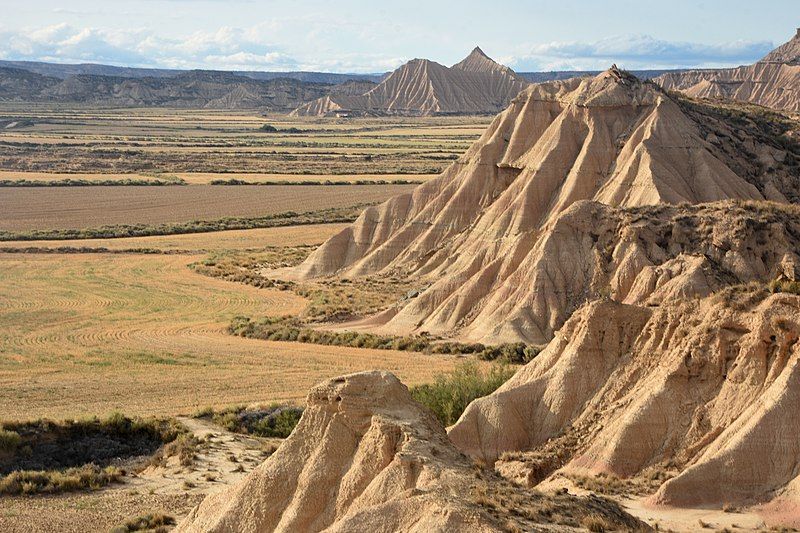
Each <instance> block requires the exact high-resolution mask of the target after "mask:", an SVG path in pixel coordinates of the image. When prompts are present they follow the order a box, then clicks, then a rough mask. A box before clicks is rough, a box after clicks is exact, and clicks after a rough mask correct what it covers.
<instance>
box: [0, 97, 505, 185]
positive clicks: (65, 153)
mask: <svg viewBox="0 0 800 533" xmlns="http://www.w3.org/2000/svg"><path fill="white" fill-rule="evenodd" d="M0 115H1V116H6V117H9V118H13V119H17V120H24V121H26V123H31V125H27V126H24V127H21V128H15V129H12V130H3V131H0V148H2V149H1V150H0V171H5V172H33V173H35V174H42V173H45V174H57V175H61V174H74V175H76V176H78V175H80V174H109V175H112V176H120V175H122V176H124V175H139V176H140V177H141V176H145V177H147V176H157V175H163V174H172V175H174V174H179V175H181V176H185V175H186V174H191V175H194V174H199V175H200V176H208V175H216V174H220V176H219V177H218V178H217V177H216V176H215V178H214V179H228V178H233V177H235V176H236V175H237V174H238V175H240V174H252V173H255V174H265V175H269V174H279V175H285V174H291V175H303V176H304V177H303V179H310V180H314V179H315V178H314V176H326V178H325V179H328V177H329V176H330V175H334V176H341V177H342V179H354V178H357V177H358V176H360V175H370V174H373V175H374V174H381V175H386V176H387V178H389V179H401V177H406V178H407V179H414V176H415V175H428V176H430V175H432V174H434V175H435V174H437V173H439V172H441V170H442V169H444V167H445V166H447V164H449V163H450V162H451V161H452V160H454V159H456V158H457V157H458V156H459V155H460V154H461V153H463V152H464V150H466V148H467V147H468V146H469V145H470V144H471V143H472V142H473V141H474V140H475V139H477V138H478V136H479V135H480V134H481V133H482V132H483V129H484V128H485V126H486V125H487V124H488V122H489V120H490V118H489V117H433V118H364V119H316V118H305V119H304V118H289V117H286V116H276V115H271V116H265V115H261V114H259V113H258V112H254V111H210V110H169V109H122V110H121V109H93V108H84V109H81V108H69V109H68V108H64V107H60V106H57V105H24V106H23V105H19V104H9V103H5V104H0ZM265 126H271V127H273V128H275V129H276V130H277V131H265V130H264V129H262V128H263V127H265ZM397 175H401V177H398V176H397ZM390 176H391V178H390ZM0 179H13V178H9V177H5V176H3V175H2V174H0ZM281 179H284V178H281ZM366 179H369V178H366ZM423 179H424V178H423Z"/></svg>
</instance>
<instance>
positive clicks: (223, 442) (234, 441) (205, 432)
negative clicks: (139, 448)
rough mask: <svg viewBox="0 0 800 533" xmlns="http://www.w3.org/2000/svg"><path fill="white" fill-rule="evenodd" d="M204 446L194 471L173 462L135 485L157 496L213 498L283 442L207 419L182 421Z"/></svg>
mask: <svg viewBox="0 0 800 533" xmlns="http://www.w3.org/2000/svg"><path fill="white" fill-rule="evenodd" d="M178 421H179V422H180V423H181V424H183V425H184V426H185V427H186V428H187V429H188V430H189V431H191V432H192V434H193V435H194V436H195V437H196V438H197V439H198V440H199V441H200V442H201V443H202V444H201V445H200V447H199V450H198V453H197V458H196V459H195V461H194V464H193V465H192V466H190V467H182V466H180V464H178V462H177V460H175V459H172V460H170V461H169V462H168V466H167V467H166V468H149V469H147V470H145V471H144V472H142V473H141V474H139V476H138V477H137V478H136V479H135V480H133V481H132V483H131V484H132V485H133V486H135V487H137V488H139V489H140V490H146V491H148V492H149V491H151V490H152V491H154V492H155V493H157V494H182V493H189V494H204V495H205V494H212V493H214V492H216V491H218V490H221V489H222V488H224V487H226V486H228V485H232V484H234V483H236V482H238V481H239V480H240V479H242V478H243V477H244V476H245V475H247V474H248V473H249V472H250V471H251V470H253V469H254V468H255V467H256V466H258V465H260V464H261V463H262V462H263V461H264V460H265V459H266V458H267V457H269V455H271V453H272V452H273V451H274V450H275V449H276V448H277V447H278V446H279V445H280V443H281V439H261V438H255V437H251V436H248V435H241V434H238V433H232V432H230V431H226V430H224V429H222V428H220V427H219V426H217V425H216V424H214V423H213V422H211V421H209V420H205V419H197V418H188V417H179V418H178Z"/></svg>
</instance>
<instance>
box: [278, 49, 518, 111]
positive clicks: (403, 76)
mask: <svg viewBox="0 0 800 533" xmlns="http://www.w3.org/2000/svg"><path fill="white" fill-rule="evenodd" d="M527 86H528V82H527V81H525V80H524V79H523V78H521V77H519V76H517V75H516V74H515V73H514V71H512V70H511V69H510V68H508V67H505V66H503V65H500V64H498V63H496V62H494V61H492V60H491V59H490V58H489V57H487V56H486V54H484V53H483V51H482V50H481V49H480V48H475V49H474V50H473V51H472V53H470V55H469V56H467V57H466V58H465V59H464V60H462V61H460V62H459V63H456V64H455V65H453V66H452V67H449V68H448V67H446V66H444V65H440V64H439V63H436V62H435V61H429V60H427V59H414V60H411V61H409V62H408V63H406V64H404V65H402V66H401V67H399V68H398V69H397V70H395V71H394V72H392V73H391V74H390V75H389V76H388V77H387V78H386V79H385V80H383V81H382V82H381V83H380V84H378V85H377V86H376V87H375V88H373V89H371V90H369V91H367V92H365V93H364V94H362V95H360V96H353V95H337V94H331V95H327V96H325V97H323V98H320V99H318V100H314V101H312V102H309V103H307V104H304V105H302V106H300V107H298V108H297V109H295V110H294V111H293V112H292V113H291V114H292V115H294V116H326V115H336V114H340V115H410V116H424V115H434V114H495V113H498V112H500V111H501V110H502V109H504V108H505V107H506V106H507V105H508V103H509V102H510V101H511V99H512V98H514V97H515V96H516V95H517V94H518V93H519V92H520V91H521V90H523V89H524V88H525V87H527Z"/></svg>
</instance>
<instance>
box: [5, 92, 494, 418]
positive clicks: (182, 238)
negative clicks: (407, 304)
mask: <svg viewBox="0 0 800 533" xmlns="http://www.w3.org/2000/svg"><path fill="white" fill-rule="evenodd" d="M0 116H4V117H18V118H25V119H26V120H27V119H29V120H30V121H32V123H33V125H29V126H25V127H22V128H15V129H11V130H3V131H0V181H3V182H5V183H4V184H3V185H4V186H3V187H0V232H3V233H5V235H6V238H8V239H11V240H7V241H0V252H3V253H0V387H2V388H3V390H4V391H5V394H4V395H2V397H1V398H0V412H2V413H3V417H2V418H3V419H6V420H7V419H15V418H25V419H28V418H35V417H39V416H46V417H52V418H64V417H73V416H85V415H102V414H104V413H108V412H110V411H114V410H119V411H122V412H124V413H126V414H169V415H174V414H179V413H191V412H193V411H195V410H197V409H198V408H200V407H203V406H206V405H213V406H218V407H223V406H230V405H234V404H239V403H249V402H256V401H258V402H270V401H284V400H289V401H299V400H301V399H302V398H303V397H304V396H305V394H306V392H307V390H308V388H309V387H310V386H311V385H313V384H314V383H316V382H319V381H320V380H321V379H324V378H326V377H330V376H334V375H337V374H342V373H347V372H353V371H357V370H363V369H368V368H386V369H389V370H392V371H395V372H397V373H398V375H399V376H401V377H402V378H403V379H404V380H406V381H407V382H408V383H411V384H413V383H421V382H426V381H431V380H432V379H433V376H434V375H435V374H436V373H437V372H438V371H444V370H447V369H450V368H452V366H453V365H454V362H455V359H453V358H450V357H445V356H425V355H422V354H418V353H411V352H395V351H385V350H366V349H358V348H340V347H334V346H317V345H311V344H300V343H287V342H267V341H261V340H254V339H247V338H241V337H236V336H233V335H230V334H228V333H227V332H226V328H227V326H228V325H229V323H230V322H231V320H232V319H233V318H234V317H235V316H237V315H244V316H248V317H252V318H254V319H257V318H258V317H263V316H283V315H299V314H301V313H302V312H303V310H304V309H306V307H307V305H308V303H309V302H308V301H307V300H305V299H304V298H302V297H300V296H298V295H297V294H295V293H294V292H292V291H279V290H275V289H259V288H256V287H253V286H249V285H246V284H244V283H239V282H236V283H235V282H231V281H224V280H222V279H217V278H213V277H209V276H205V275H201V274H199V273H197V272H195V271H194V270H192V269H191V268H189V266H188V265H189V264H191V263H195V262H199V261H203V260H204V259H206V258H207V257H208V254H212V255H215V256H217V257H233V255H231V252H234V251H242V250H247V251H248V254H249V253H250V252H251V251H252V252H253V253H254V254H256V255H255V256H258V253H259V251H263V250H265V248H267V247H281V246H289V247H296V246H301V245H315V244H319V243H321V242H323V241H324V240H325V239H327V238H328V237H330V236H331V235H333V234H335V233H336V232H338V231H340V230H341V229H342V228H343V224H341V222H342V221H344V220H352V219H353V218H354V217H355V216H356V215H357V214H358V213H359V212H360V209H361V207H360V206H363V205H365V204H372V203H377V202H381V201H383V200H385V199H387V198H389V197H390V196H393V195H395V194H398V193H402V192H406V191H410V190H412V189H413V187H414V186H415V185H413V184H405V185H404V184H397V183H393V182H397V181H404V182H413V183H417V182H421V181H425V180H428V179H430V178H431V177H432V176H434V175H435V174H436V173H438V172H439V171H440V170H441V169H442V168H444V167H445V166H446V165H448V164H449V163H450V162H451V161H452V160H454V159H456V158H457V157H458V156H459V155H460V154H461V153H463V151H464V150H465V149H466V148H467V146H468V145H469V144H470V143H471V142H472V141H473V140H474V139H475V138H477V137H478V136H479V135H480V133H481V131H482V129H483V127H484V126H485V123H486V122H487V121H488V119H486V118H453V117H450V118H431V119H358V120H348V121H339V120H331V119H325V120H322V119H319V120H317V119H308V120H306V119H292V120H289V119H287V118H286V117H275V116H272V117H265V116H262V115H260V114H259V113H257V112H227V111H226V112H220V111H198V110H194V111H192V110H164V109H158V110H152V109H134V110H131V109H126V110H117V109H103V110H98V109H65V108H62V107H58V106H44V105H33V106H27V105H26V106H22V105H10V104H1V105H0ZM265 124H269V125H271V126H274V127H275V128H277V129H278V131H277V132H272V133H267V132H263V131H262V130H261V128H262V126H264V125H265ZM65 180H70V182H71V184H69V186H57V187H56V186H50V185H56V184H60V185H64V184H63V182H64V181H65ZM218 180H225V181H230V180H238V182H239V183H241V182H246V183H261V184H263V183H268V184H270V185H267V186H265V185H242V184H236V185H211V183H212V182H214V181H218ZM14 181H24V182H25V184H26V185H35V183H39V184H40V185H47V186H25V187H18V186H10V184H9V182H14ZM142 181H157V182H161V183H171V182H172V183H174V182H182V183H184V184H185V185H160V186H154V185H153V186H146V185H141V184H139V183H140V182H142ZM326 181H332V182H337V183H340V182H350V183H349V184H345V185H302V184H299V183H300V182H315V183H324V182H326ZM356 181H359V182H366V184H362V185H357V184H354V182H356ZM60 182H61V183H60ZM76 182H81V183H82V182H88V183H89V184H91V183H94V184H95V185H91V186H80V185H76V184H75V183H76ZM284 182H288V183H290V184H286V185H280V184H278V183H284ZM97 183H103V185H97ZM115 184H119V185H120V186H117V185H115ZM123 184H125V185H126V186H121V185H123ZM290 212H294V213H301V214H303V215H300V216H292V217H288V216H284V215H285V214H286V213H290ZM271 217H276V218H274V219H273V218H271ZM255 219H259V220H261V219H266V222H265V221H264V220H261V222H259V223H256V224H251V223H250V222H251V221H253V220H255ZM226 220H227V221H230V220H235V221H239V220H241V221H244V222H243V223H241V224H238V223H237V224H238V225H237V224H233V225H231V224H227V223H223V221H226ZM196 221H203V223H201V224H196V223H195V222H196ZM273 221H274V222H275V223H274V224H273ZM325 222H327V223H325ZM298 224H301V225H298ZM273 225H276V226H286V227H268V226H273ZM253 227H258V228H262V229H232V230H230V231H219V230H221V229H226V228H253ZM108 228H111V229H110V230H108ZM131 228H134V229H136V231H130V230H131ZM137 228H138V229H137ZM101 230H102V231H101ZM201 231H202V232H201ZM171 233H178V234H171ZM129 235H147V236H141V237H133V236H129ZM36 236H39V237H38V238H39V239H40V240H24V241H15V240H13V239H14V238H26V239H31V238H33V237H36ZM90 237H95V238H90ZM100 237H103V238H100ZM107 237H116V238H107ZM44 238H50V239H59V240H41V239H44ZM145 252H146V253H145ZM302 253H307V251H303V252H302ZM234 255H235V254H234ZM237 257H238V256H237ZM243 257H247V255H246V254H245V255H244V256H243ZM314 297H315V298H318V299H319V298H320V296H319V295H318V294H317V295H316V296H314ZM322 298H323V299H324V296H323V297H322ZM315 304H316V305H320V303H319V301H315ZM0 422H2V420H0Z"/></svg>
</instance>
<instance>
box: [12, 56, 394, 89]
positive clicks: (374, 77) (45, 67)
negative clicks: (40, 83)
mask: <svg viewBox="0 0 800 533" xmlns="http://www.w3.org/2000/svg"><path fill="white" fill-rule="evenodd" d="M4 67H8V68H18V69H22V70H27V71H28V72H35V73H36V74H41V75H42V76H50V77H53V78H61V79H66V78H68V77H70V76H76V75H79V74H93V75H96V76H118V77H123V78H171V77H174V76H178V75H180V74H183V73H186V72H192V70H185V69H183V70H181V69H162V68H139V67H119V66H115V65H102V64H98V63H77V64H69V63H45V62H43V61H3V60H0V68H4ZM203 71H204V72H228V73H230V74H236V75H238V76H243V77H245V78H251V79H254V80H262V81H267V80H274V79H276V78H288V79H293V80H299V81H308V82H312V83H329V84H338V83H344V82H347V81H353V80H363V81H371V82H374V83H378V82H380V81H381V80H382V79H383V78H384V76H385V74H382V73H373V74H339V73H335V72H303V71H291V72H271V71H270V72H266V71H257V70H234V71H213V70H203Z"/></svg>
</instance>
